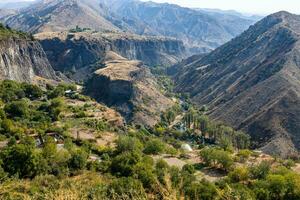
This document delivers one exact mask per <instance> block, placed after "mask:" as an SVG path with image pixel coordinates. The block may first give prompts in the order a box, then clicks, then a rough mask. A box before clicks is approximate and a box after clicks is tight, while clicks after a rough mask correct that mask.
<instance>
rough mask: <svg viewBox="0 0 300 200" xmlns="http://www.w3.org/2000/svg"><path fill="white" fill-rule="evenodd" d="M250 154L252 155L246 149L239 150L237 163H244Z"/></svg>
mask: <svg viewBox="0 0 300 200" xmlns="http://www.w3.org/2000/svg"><path fill="white" fill-rule="evenodd" d="M251 154H252V152H251V151H250V150H248V149H245V150H240V151H239V152H238V154H237V157H238V160H239V162H241V163H244V162H246V161H247V160H248V159H249V157H250V156H251Z"/></svg>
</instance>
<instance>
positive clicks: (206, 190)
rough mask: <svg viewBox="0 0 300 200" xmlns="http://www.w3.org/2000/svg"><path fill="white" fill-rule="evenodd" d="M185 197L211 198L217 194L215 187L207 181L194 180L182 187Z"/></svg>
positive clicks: (199, 199)
mask: <svg viewBox="0 0 300 200" xmlns="http://www.w3.org/2000/svg"><path fill="white" fill-rule="evenodd" d="M184 195H185V197H186V199H195V200H213V199H216V196H217V188H216V187H215V185H214V184H212V183H210V182H208V181H205V180H203V181H201V182H195V183H192V184H190V185H189V186H187V187H186V188H185V189H184Z"/></svg>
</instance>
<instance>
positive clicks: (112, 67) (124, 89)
mask: <svg viewBox="0 0 300 200" xmlns="http://www.w3.org/2000/svg"><path fill="white" fill-rule="evenodd" d="M105 60H106V62H105V63H104V65H105V67H104V68H103V69H99V70H97V71H96V72H95V73H94V75H93V77H92V78H91V79H90V80H89V81H88V82H87V84H86V88H85V93H86V94H88V95H89V96H91V97H93V98H95V99H96V100H98V101H100V102H104V103H105V104H106V105H109V106H111V107H113V108H116V109H117V110H118V111H119V112H120V113H121V114H122V115H123V116H124V117H125V118H126V120H127V121H128V122H135V123H141V124H144V125H149V126H153V125H155V124H156V123H157V122H158V121H159V119H160V115H161V113H162V112H163V111H165V110H166V109H167V108H169V107H171V106H172V105H173V102H172V101H171V100H170V99H168V98H166V97H165V96H164V95H163V93H162V92H161V91H160V88H159V86H158V84H157V82H156V80H155V78H154V77H153V75H152V74H151V73H150V71H149V69H148V68H146V67H144V66H143V64H142V63H141V62H139V61H132V60H127V59H125V58H123V57H121V56H119V55H117V54H116V53H114V52H109V53H108V54H107V55H106V58H105Z"/></svg>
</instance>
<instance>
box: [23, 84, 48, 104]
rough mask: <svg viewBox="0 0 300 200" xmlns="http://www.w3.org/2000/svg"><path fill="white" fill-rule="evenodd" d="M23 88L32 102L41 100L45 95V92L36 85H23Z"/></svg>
mask: <svg viewBox="0 0 300 200" xmlns="http://www.w3.org/2000/svg"><path fill="white" fill-rule="evenodd" d="M22 88H23V91H24V93H25V96H26V97H27V98H29V99H31V100H35V99H39V98H41V97H42V95H43V91H42V90H41V88H40V87H38V86H36V85H32V84H27V83H23V84H22Z"/></svg>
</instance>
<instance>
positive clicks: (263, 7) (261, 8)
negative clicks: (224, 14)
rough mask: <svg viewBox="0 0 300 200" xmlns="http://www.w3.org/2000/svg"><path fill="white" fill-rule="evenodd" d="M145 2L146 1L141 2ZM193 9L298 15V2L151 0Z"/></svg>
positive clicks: (299, 12) (299, 1)
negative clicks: (287, 12)
mask: <svg viewBox="0 0 300 200" xmlns="http://www.w3.org/2000/svg"><path fill="white" fill-rule="evenodd" d="M143 1H147V0H143ZM152 1H154V2H168V3H174V4H178V5H181V6H185V7H193V8H218V9H222V10H237V11H241V12H246V13H255V14H270V13H274V12H277V11H281V10H286V11H289V12H292V13H296V14H300V0H152Z"/></svg>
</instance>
